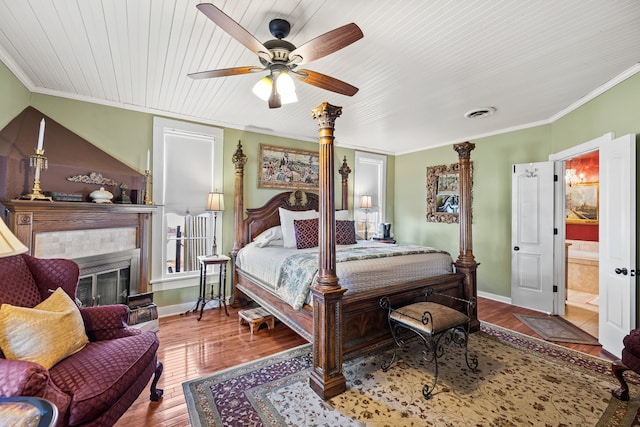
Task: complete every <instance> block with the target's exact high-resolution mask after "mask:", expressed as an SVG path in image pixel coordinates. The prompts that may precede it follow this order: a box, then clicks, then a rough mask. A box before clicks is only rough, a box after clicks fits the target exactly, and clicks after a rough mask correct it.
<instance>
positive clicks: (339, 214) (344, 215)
mask: <svg viewBox="0 0 640 427" xmlns="http://www.w3.org/2000/svg"><path fill="white" fill-rule="evenodd" d="M348 219H349V211H348V210H347V209H343V210H339V211H336V221H338V220H340V221H347V220H348Z"/></svg>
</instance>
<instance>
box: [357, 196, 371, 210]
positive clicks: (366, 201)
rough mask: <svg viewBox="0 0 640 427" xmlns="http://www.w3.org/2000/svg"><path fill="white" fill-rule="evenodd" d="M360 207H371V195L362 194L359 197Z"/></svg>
mask: <svg viewBox="0 0 640 427" xmlns="http://www.w3.org/2000/svg"><path fill="white" fill-rule="evenodd" d="M360 208H361V209H371V196H369V195H364V196H361V197H360Z"/></svg>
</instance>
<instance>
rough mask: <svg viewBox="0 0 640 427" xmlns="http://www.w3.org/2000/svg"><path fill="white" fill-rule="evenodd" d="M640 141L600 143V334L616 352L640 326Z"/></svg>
mask: <svg viewBox="0 0 640 427" xmlns="http://www.w3.org/2000/svg"><path fill="white" fill-rule="evenodd" d="M635 144H636V137H635V135H625V136H622V137H620V138H616V139H614V140H613V141H611V142H608V143H606V144H602V145H601V146H600V202H599V205H600V210H599V218H598V220H599V239H600V267H599V269H600V277H599V279H600V297H599V309H600V314H599V320H600V321H599V331H598V335H599V339H600V343H601V344H602V347H603V348H604V349H605V350H606V351H608V352H610V353H611V354H613V355H615V356H616V357H620V356H621V354H622V347H623V345H622V339H623V338H624V336H625V335H627V334H628V333H629V331H630V330H631V329H633V328H635V326H636V311H635V307H636V289H635V285H636V278H635V274H636V270H635V259H636V211H635V200H636V197H635V196H636V185H635V184H636V163H635V160H636V151H635Z"/></svg>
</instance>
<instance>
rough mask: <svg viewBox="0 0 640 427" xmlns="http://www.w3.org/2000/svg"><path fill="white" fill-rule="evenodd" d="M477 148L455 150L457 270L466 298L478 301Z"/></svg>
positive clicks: (475, 324) (465, 145)
mask: <svg viewBox="0 0 640 427" xmlns="http://www.w3.org/2000/svg"><path fill="white" fill-rule="evenodd" d="M475 147H476V145H475V144H473V143H471V142H462V143H460V144H455V145H454V146H453V149H454V150H456V151H457V152H458V160H459V162H460V170H459V173H460V176H459V184H460V210H459V217H458V221H459V225H460V254H459V255H458V259H457V260H456V262H455V265H456V269H457V270H458V271H459V272H461V273H464V274H465V276H466V278H465V280H464V286H465V289H464V294H465V295H464V297H465V299H471V298H474V299H477V297H478V286H477V282H476V270H477V268H478V264H477V263H476V260H475V258H474V257H473V243H472V242H473V239H472V236H471V201H472V197H471V163H470V158H471V151H473V149H474V148H475ZM470 317H471V330H472V331H477V330H478V329H480V322H479V321H478V314H477V309H476V307H473V309H472V311H471V313H470Z"/></svg>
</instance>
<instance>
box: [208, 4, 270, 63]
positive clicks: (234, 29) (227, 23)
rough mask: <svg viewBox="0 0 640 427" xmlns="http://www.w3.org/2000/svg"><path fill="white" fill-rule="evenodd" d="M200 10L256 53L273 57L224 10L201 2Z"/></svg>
mask: <svg viewBox="0 0 640 427" xmlns="http://www.w3.org/2000/svg"><path fill="white" fill-rule="evenodd" d="M196 7H197V8H198V10H200V12H202V13H204V14H205V15H206V16H207V18H209V19H211V20H212V21H213V23H214V24H216V25H217V26H218V27H220V28H222V29H223V30H224V31H226V32H227V34H229V35H230V36H231V37H233V38H234V39H236V40H238V41H239V42H240V43H242V44H243V45H244V46H245V47H246V48H247V49H249V50H250V51H251V52H253V53H255V54H256V55H258V56H260V57H263V56H266V57H268V58H269V59H272V58H273V54H272V53H271V52H269V49H267V48H266V47H264V45H263V44H262V43H260V42H259V41H258V39H256V38H255V37H253V35H252V34H251V33H250V32H248V31H247V30H245V29H244V27H243V26H242V25H240V24H238V23H237V22H236V21H234V20H233V19H231V18H230V17H229V16H228V15H227V14H225V13H224V12H223V11H221V10H220V9H218V8H217V7H215V6H214V5H212V4H211V3H200V4H198V5H197V6H196Z"/></svg>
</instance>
